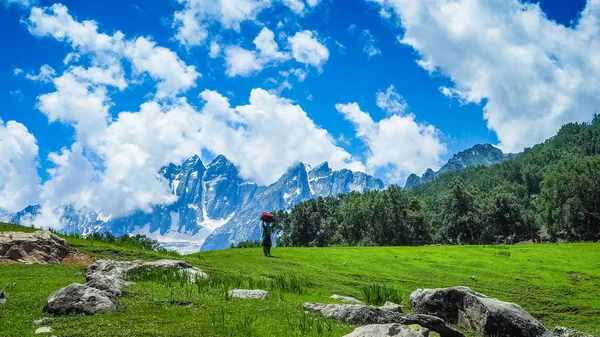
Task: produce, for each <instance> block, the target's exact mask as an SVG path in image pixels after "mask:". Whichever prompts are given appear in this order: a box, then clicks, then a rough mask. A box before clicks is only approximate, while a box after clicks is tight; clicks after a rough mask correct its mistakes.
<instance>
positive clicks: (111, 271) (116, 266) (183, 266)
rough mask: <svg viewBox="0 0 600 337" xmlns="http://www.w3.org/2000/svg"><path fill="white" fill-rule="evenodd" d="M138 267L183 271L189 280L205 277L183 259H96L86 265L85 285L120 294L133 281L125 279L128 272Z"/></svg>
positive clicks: (132, 271) (108, 292) (111, 293)
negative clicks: (144, 260)
mask: <svg viewBox="0 0 600 337" xmlns="http://www.w3.org/2000/svg"><path fill="white" fill-rule="evenodd" d="M140 269H148V270H150V269H165V270H173V271H181V272H185V273H186V274H187V275H188V277H189V278H190V281H194V280H196V279H198V278H206V277H207V276H206V274H205V273H204V272H203V271H202V270H200V269H198V268H196V267H194V266H192V265H190V264H189V263H187V262H185V261H178V260H158V261H154V262H142V261H113V260H98V261H96V263H94V264H93V265H91V266H89V267H87V269H86V275H85V279H86V281H87V283H86V285H87V286H89V287H92V288H96V289H99V290H103V291H105V292H106V293H107V294H108V295H109V296H110V297H117V296H121V295H122V290H123V288H125V287H126V286H128V285H131V284H133V282H128V281H125V278H126V277H127V275H128V274H131V273H134V272H135V271H137V270H140Z"/></svg>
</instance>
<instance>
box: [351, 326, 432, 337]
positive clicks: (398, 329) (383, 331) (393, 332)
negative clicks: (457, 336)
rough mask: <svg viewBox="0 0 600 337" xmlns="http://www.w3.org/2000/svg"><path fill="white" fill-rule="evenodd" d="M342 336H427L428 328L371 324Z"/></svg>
mask: <svg viewBox="0 0 600 337" xmlns="http://www.w3.org/2000/svg"><path fill="white" fill-rule="evenodd" d="M344 337H429V330H426V329H415V328H411V327H408V326H406V325H402V324H371V325H364V326H360V327H358V328H356V329H355V330H354V331H352V332H351V333H349V334H347V335H346V336H344Z"/></svg>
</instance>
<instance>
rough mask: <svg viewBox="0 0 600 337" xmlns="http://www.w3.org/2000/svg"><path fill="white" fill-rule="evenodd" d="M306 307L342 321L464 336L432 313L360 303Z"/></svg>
mask: <svg viewBox="0 0 600 337" xmlns="http://www.w3.org/2000/svg"><path fill="white" fill-rule="evenodd" d="M304 309H305V310H310V311H316V312H318V313H320V314H321V315H323V316H325V317H328V318H333V319H335V320H337V321H340V322H346V323H352V324H358V325H367V324H386V323H399V324H403V325H412V324H418V325H420V326H422V327H424V328H426V329H429V330H431V331H435V332H437V333H439V334H440V336H441V337H464V335H463V334H462V333H461V332H460V331H458V330H456V329H454V328H452V327H450V326H448V325H446V323H445V322H444V321H443V320H442V319H440V318H438V317H434V316H430V315H407V314H403V313H400V312H398V311H394V310H388V309H385V307H379V308H378V307H373V306H368V305H359V304H320V303H310V302H308V303H304Z"/></svg>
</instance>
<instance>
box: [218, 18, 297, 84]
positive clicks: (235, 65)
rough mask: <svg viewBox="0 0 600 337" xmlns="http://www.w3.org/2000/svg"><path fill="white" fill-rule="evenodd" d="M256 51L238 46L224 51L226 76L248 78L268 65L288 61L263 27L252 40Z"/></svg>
mask: <svg viewBox="0 0 600 337" xmlns="http://www.w3.org/2000/svg"><path fill="white" fill-rule="evenodd" d="M254 45H255V46H256V51H254V50H247V49H244V48H242V47H239V46H230V47H228V48H227V49H225V63H226V66H227V71H226V74H227V76H230V77H234V76H250V75H252V74H254V73H257V72H260V71H261V70H262V69H263V68H264V67H265V65H267V64H269V63H276V62H282V61H285V60H287V59H289V55H288V54H287V53H284V52H281V51H279V46H278V45H277V42H275V35H274V34H273V32H272V31H271V30H270V29H268V28H266V27H264V28H263V29H262V30H261V31H260V33H259V34H258V35H257V36H256V38H255V39H254Z"/></svg>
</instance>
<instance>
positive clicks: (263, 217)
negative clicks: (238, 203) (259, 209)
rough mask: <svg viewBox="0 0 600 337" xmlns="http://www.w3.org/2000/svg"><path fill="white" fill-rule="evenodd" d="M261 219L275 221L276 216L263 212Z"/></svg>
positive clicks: (269, 221)
mask: <svg viewBox="0 0 600 337" xmlns="http://www.w3.org/2000/svg"><path fill="white" fill-rule="evenodd" d="M260 220H261V221H264V222H268V223H271V222H275V216H274V215H273V213H269V212H263V214H262V215H261V216H260Z"/></svg>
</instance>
